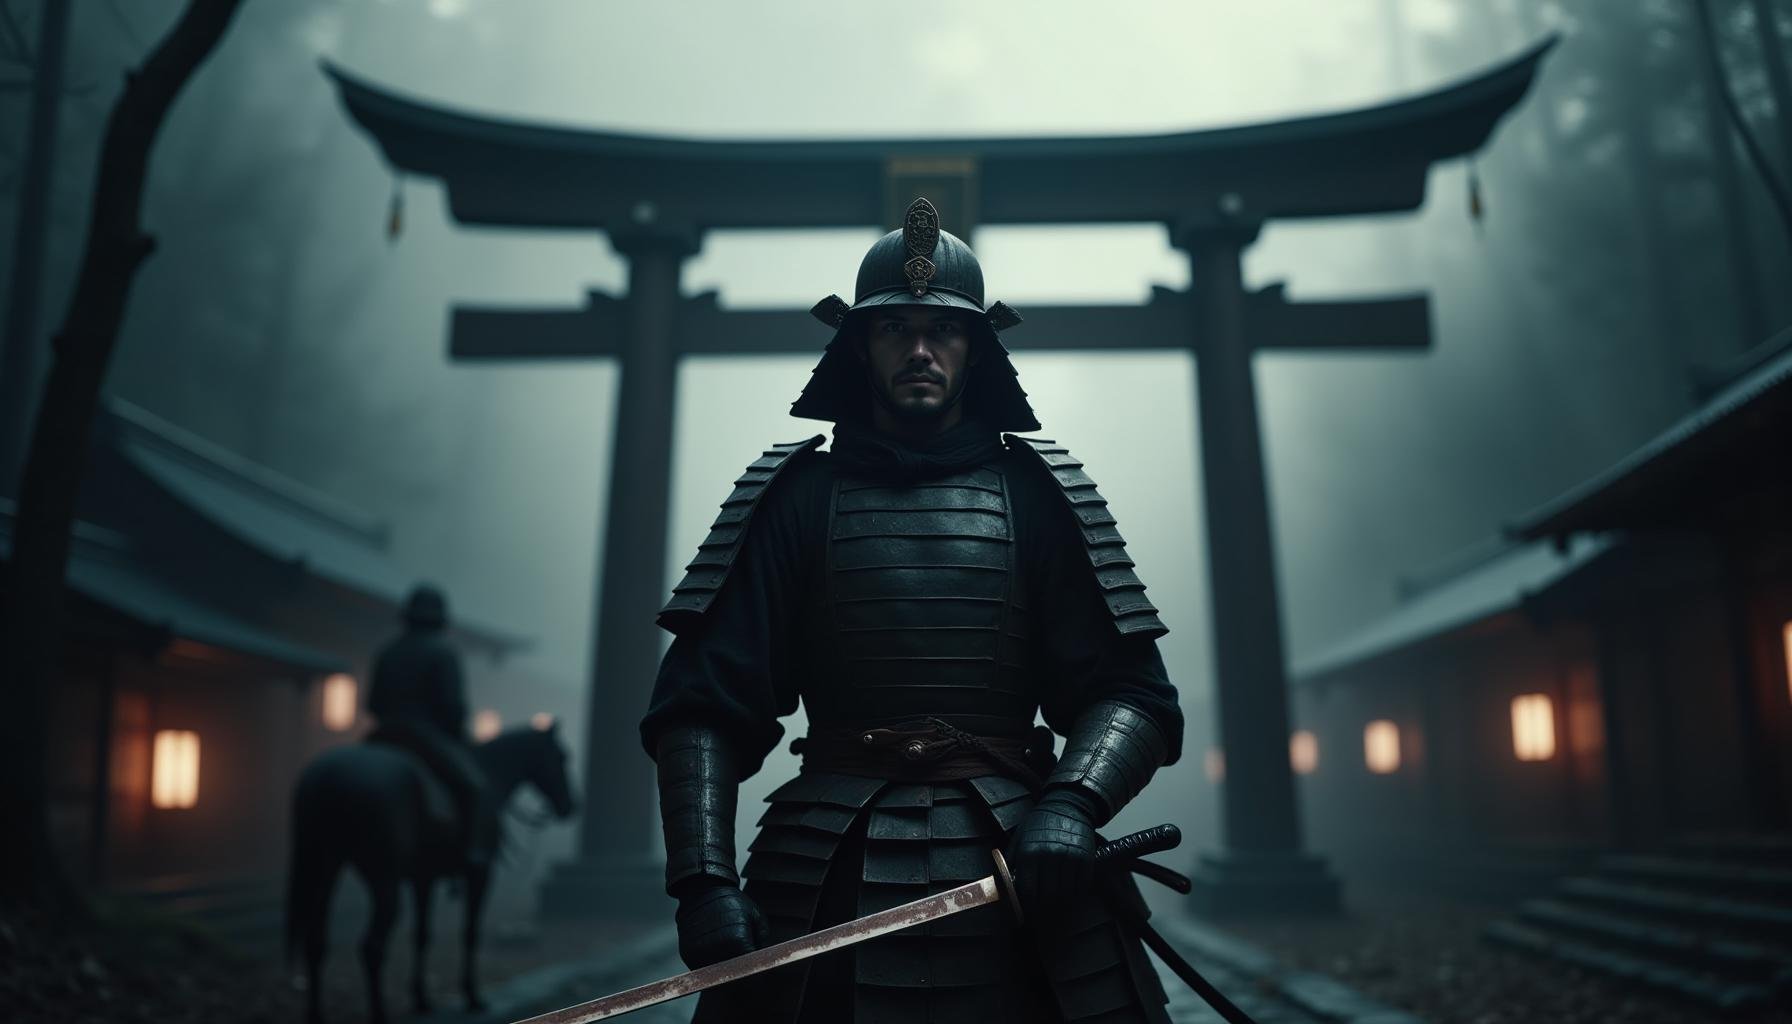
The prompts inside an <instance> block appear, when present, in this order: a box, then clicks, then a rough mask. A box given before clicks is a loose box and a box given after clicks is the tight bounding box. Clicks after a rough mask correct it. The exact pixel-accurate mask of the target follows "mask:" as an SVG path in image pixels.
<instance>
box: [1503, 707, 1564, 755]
mask: <svg viewBox="0 0 1792 1024" xmlns="http://www.w3.org/2000/svg"><path fill="white" fill-rule="evenodd" d="M1512 752H1513V753H1514V754H1517V755H1518V759H1519V760H1520V761H1547V760H1549V759H1550V758H1552V757H1554V756H1556V713H1555V706H1554V705H1553V704H1551V703H1550V699H1549V697H1548V695H1547V694H1542V693H1527V694H1523V695H1522V696H1518V697H1514V698H1512Z"/></svg>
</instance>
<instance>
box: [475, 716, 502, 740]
mask: <svg viewBox="0 0 1792 1024" xmlns="http://www.w3.org/2000/svg"><path fill="white" fill-rule="evenodd" d="M503 731H504V719H503V718H502V717H501V716H499V714H498V712H497V711H496V710H494V709H492V708H480V709H479V711H478V712H477V713H475V714H474V715H473V738H474V739H476V740H478V741H479V742H481V743H484V742H485V741H486V740H489V739H491V738H492V737H493V736H496V735H498V734H499V733H501V732H503Z"/></svg>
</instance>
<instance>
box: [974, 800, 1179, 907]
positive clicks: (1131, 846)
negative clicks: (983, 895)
mask: <svg viewBox="0 0 1792 1024" xmlns="http://www.w3.org/2000/svg"><path fill="white" fill-rule="evenodd" d="M1181 845H1182V830H1181V829H1179V828H1177V827H1176V826H1175V825H1171V824H1169V823H1167V822H1166V823H1164V824H1162V825H1153V826H1151V827H1150V828H1147V829H1140V830H1139V831H1137V832H1134V833H1132V834H1131V835H1125V836H1121V837H1120V838H1118V839H1115V840H1113V841H1112V842H1107V843H1102V844H1101V845H1100V846H1098V847H1096V848H1095V863H1096V864H1098V865H1114V866H1117V867H1124V868H1126V869H1128V870H1131V871H1136V872H1138V873H1139V874H1141V875H1144V876H1145V877H1146V878H1149V879H1151V880H1152V881H1154V882H1161V883H1162V884H1164V885H1167V886H1169V887H1170V888H1172V889H1174V890H1176V891H1177V892H1179V893H1182V894H1183V895H1184V896H1186V895H1188V894H1189V892H1190V890H1192V889H1193V888H1194V886H1193V884H1192V883H1191V882H1189V880H1188V879H1187V878H1186V877H1184V876H1183V875H1181V874H1180V873H1178V872H1175V871H1172V870H1170V869H1169V868H1166V867H1164V866H1163V865H1162V864H1153V863H1151V862H1150V861H1142V860H1139V858H1140V857H1143V856H1145V855H1146V854H1148V853H1162V852H1164V851H1165V850H1174V849H1175V848H1176V847H1178V846H1181ZM989 855H990V857H991V858H992V859H993V860H994V861H995V862H996V870H995V875H996V885H997V886H998V887H1000V888H1001V890H1002V902H1003V903H1006V904H1008V909H1009V910H1010V911H1012V912H1013V913H1014V923H1015V924H1019V925H1025V924H1026V923H1027V917H1026V914H1025V912H1023V911H1022V910H1021V905H1020V897H1019V896H1018V895H1016V894H1015V891H1014V875H1013V874H1012V873H1011V872H1010V871H1009V870H1008V859H1007V858H1006V857H1003V856H1002V851H1000V850H991V851H989Z"/></svg>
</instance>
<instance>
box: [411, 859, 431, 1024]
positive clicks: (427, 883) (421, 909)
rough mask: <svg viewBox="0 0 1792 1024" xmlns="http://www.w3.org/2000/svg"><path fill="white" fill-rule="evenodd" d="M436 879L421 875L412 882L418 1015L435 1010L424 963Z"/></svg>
mask: <svg viewBox="0 0 1792 1024" xmlns="http://www.w3.org/2000/svg"><path fill="white" fill-rule="evenodd" d="M435 881H436V880H435V879H433V878H431V877H430V876H429V875H427V874H419V875H417V877H416V878H415V879H413V880H412V884H413V890H412V891H413V892H414V893H415V894H416V897H417V919H416V922H415V923H416V925H417V934H416V937H415V939H414V942H413V948H414V954H415V955H414V956H412V958H411V1004H412V1006H414V1007H415V1008H416V1010H417V1012H418V1013H428V1012H429V1011H430V1010H432V1009H434V1007H433V1006H432V1005H430V1001H429V989H428V987H427V986H426V985H425V983H424V979H425V975H426V973H427V972H425V971H424V969H423V968H424V963H425V961H426V960H427V958H428V956H427V950H428V949H429V909H430V900H431V896H432V895H433V894H434V892H435Z"/></svg>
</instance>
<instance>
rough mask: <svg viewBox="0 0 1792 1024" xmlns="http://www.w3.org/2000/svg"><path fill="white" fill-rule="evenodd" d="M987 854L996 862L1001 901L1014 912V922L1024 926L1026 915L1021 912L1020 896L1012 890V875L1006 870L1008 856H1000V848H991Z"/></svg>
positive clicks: (997, 883)
mask: <svg viewBox="0 0 1792 1024" xmlns="http://www.w3.org/2000/svg"><path fill="white" fill-rule="evenodd" d="M989 855H990V856H991V857H992V858H994V859H995V862H996V885H998V886H1000V887H1001V890H1002V902H1003V903H1006V904H1008V909H1009V910H1010V911H1012V912H1013V913H1014V923H1015V924H1018V925H1023V926H1024V925H1025V924H1026V923H1027V915H1025V914H1023V913H1021V909H1020V896H1019V894H1017V893H1016V892H1015V891H1014V875H1012V874H1010V873H1009V871H1008V858H1006V857H1004V856H1002V851H1000V850H991V851H989Z"/></svg>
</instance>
